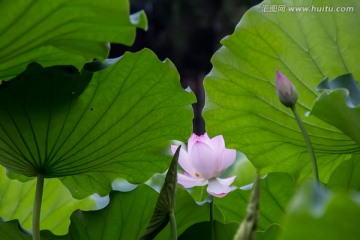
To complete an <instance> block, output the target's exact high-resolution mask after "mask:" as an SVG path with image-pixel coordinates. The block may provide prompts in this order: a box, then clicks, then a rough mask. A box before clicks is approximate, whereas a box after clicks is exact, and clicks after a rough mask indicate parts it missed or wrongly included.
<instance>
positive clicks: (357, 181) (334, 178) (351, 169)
mask: <svg viewBox="0 0 360 240" xmlns="http://www.w3.org/2000/svg"><path fill="white" fill-rule="evenodd" d="M328 187H329V188H333V189H348V190H356V191H360V155H359V154H354V155H353V156H352V158H351V159H350V160H349V161H345V162H343V163H342V164H340V165H339V166H338V167H337V168H336V169H335V170H334V172H333V173H332V174H331V176H330V179H329V182H328Z"/></svg>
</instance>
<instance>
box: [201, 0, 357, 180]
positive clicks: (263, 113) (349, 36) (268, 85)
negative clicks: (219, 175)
mask: <svg viewBox="0 0 360 240" xmlns="http://www.w3.org/2000/svg"><path fill="white" fill-rule="evenodd" d="M279 6H281V7H279ZM313 6H314V7H315V8H316V7H320V9H321V7H323V6H328V7H334V9H335V10H336V9H337V8H338V7H344V6H345V7H347V6H348V7H351V9H352V11H350V10H348V11H347V12H340V11H335V10H334V11H331V12H330V11H328V12H321V13H320V12H317V10H314V11H312V10H311V8H312V7H313ZM306 7H307V8H308V11H306ZM270 9H272V11H277V12H270ZM274 9H276V10H274ZM296 9H297V10H296ZM309 9H310V10H309ZM359 9H360V3H359V2H358V1H356V0H348V1H346V2H344V1H334V0H332V1H328V0H326V1H325V0H318V1H312V0H304V1H297V0H289V1H284V0H265V1H263V2H262V3H261V4H259V5H257V6H255V7H253V8H252V9H250V10H249V11H248V12H247V13H246V14H245V15H244V16H243V18H242V20H241V21H240V22H239V24H238V25H237V27H236V29H235V31H234V33H233V34H232V35H231V36H228V37H226V38H224V39H223V40H222V41H221V43H222V45H223V46H222V47H221V48H220V50H219V51H217V52H216V53H215V55H214V56H213V58H212V64H213V69H212V71H211V72H210V73H209V74H208V76H207V77H206V78H205V81H204V85H205V91H206V96H207V98H206V99H207V101H206V103H205V112H204V118H205V121H206V128H207V132H208V133H209V135H210V136H214V135H218V134H222V135H223V136H224V138H225V142H226V143H227V147H229V148H236V149H237V150H238V151H241V152H243V153H244V154H245V155H246V156H247V158H248V159H249V160H250V161H251V162H252V163H253V165H254V166H255V167H256V168H257V169H259V171H260V173H261V174H262V173H267V172H286V173H289V174H291V175H292V176H293V177H294V178H295V179H297V180H298V181H302V180H304V179H306V178H309V177H310V176H311V174H312V168H311V161H310V157H309V154H308V151H307V148H306V144H305V142H304V139H303V136H302V134H301V132H300V129H299V127H298V125H297V123H296V121H295V119H294V117H293V114H292V112H291V110H290V109H289V108H286V107H284V106H283V105H282V104H281V103H280V101H279V99H278V97H277V95H276V91H275V76H276V70H280V71H281V72H282V73H283V74H285V75H286V76H287V77H288V78H289V79H290V80H291V81H292V82H293V84H294V85H295V87H296V88H297V90H298V95H299V99H298V104H297V110H298V112H299V114H300V115H301V116H303V117H302V118H303V120H304V122H305V127H306V129H307V131H308V133H309V135H310V139H311V141H312V144H313V147H314V149H315V152H316V155H317V159H318V167H319V169H320V172H319V174H320V179H321V181H323V182H327V181H328V179H329V177H330V175H331V173H332V171H333V170H334V169H335V168H336V167H337V166H338V165H339V164H340V163H341V162H343V161H345V160H348V159H349V158H350V157H351V153H354V152H358V151H360V148H359V146H358V145H357V144H356V143H355V142H354V141H353V140H352V139H351V138H349V137H348V136H347V135H345V134H344V133H343V132H341V131H339V130H338V129H337V128H335V127H334V126H332V125H329V124H327V123H325V122H323V121H322V120H320V119H318V118H316V117H314V116H310V117H309V118H306V117H305V113H306V112H308V111H310V109H311V106H312V105H313V103H314V102H315V99H316V98H317V96H318V92H317V91H316V86H317V85H318V84H319V83H320V81H322V80H323V79H325V78H326V77H328V78H330V79H332V78H335V77H337V76H340V75H342V74H346V73H352V74H353V75H354V77H355V78H360V71H359V67H358V60H359V59H360V48H358V46H357V44H356V43H357V42H359V41H360V18H359V17H358V16H359ZM319 11H321V10H319Z"/></svg>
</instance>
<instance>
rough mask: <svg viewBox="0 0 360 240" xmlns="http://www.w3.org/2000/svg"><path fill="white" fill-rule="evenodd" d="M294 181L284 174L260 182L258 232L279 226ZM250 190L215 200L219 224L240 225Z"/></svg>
mask: <svg viewBox="0 0 360 240" xmlns="http://www.w3.org/2000/svg"><path fill="white" fill-rule="evenodd" d="M295 190H296V185H295V182H294V180H293V179H292V178H291V177H290V176H289V175H288V174H284V173H271V174H269V175H268V176H267V177H266V178H265V179H261V180H260V206H259V207H260V208H259V209H260V214H259V223H258V230H259V231H265V230H266V229H267V228H268V227H269V226H270V225H271V224H281V223H282V219H283V218H284V216H285V215H286V207H287V205H288V202H289V201H290V199H291V197H292V196H293V194H294V193H295ZM250 192H251V191H250V190H241V189H239V190H235V191H233V192H230V193H229V194H228V195H227V196H226V197H224V198H217V199H215V204H216V207H217V208H218V209H219V211H220V212H221V214H222V215H223V217H224V218H223V220H222V221H221V222H224V223H231V222H238V223H241V222H242V220H243V218H244V217H245V215H246V207H247V204H248V201H249V199H250Z"/></svg>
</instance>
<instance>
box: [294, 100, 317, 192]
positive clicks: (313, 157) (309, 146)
mask: <svg viewBox="0 0 360 240" xmlns="http://www.w3.org/2000/svg"><path fill="white" fill-rule="evenodd" d="M291 111H292V112H293V114H294V116H295V119H296V121H297V123H298V125H299V127H300V130H301V133H302V135H303V136H304V140H305V143H306V146H307V149H308V151H309V154H310V158H311V163H312V168H313V174H314V179H315V183H316V185H319V184H320V181H319V170H318V166H317V161H316V155H315V151H314V148H313V146H312V144H311V141H310V138H309V135H308V134H307V132H306V129H305V126H304V123H303V121H302V120H301V118H300V116H299V113H298V111H297V110H296V107H295V105H294V106H292V107H291Z"/></svg>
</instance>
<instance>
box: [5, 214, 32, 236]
mask: <svg viewBox="0 0 360 240" xmlns="http://www.w3.org/2000/svg"><path fill="white" fill-rule="evenodd" d="M0 236H1V239H3V240H14V239H16V240H30V239H31V236H30V235H29V234H27V233H25V232H23V231H22V230H21V229H20V227H19V222H18V221H17V220H12V221H9V222H4V221H3V220H2V219H0Z"/></svg>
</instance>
